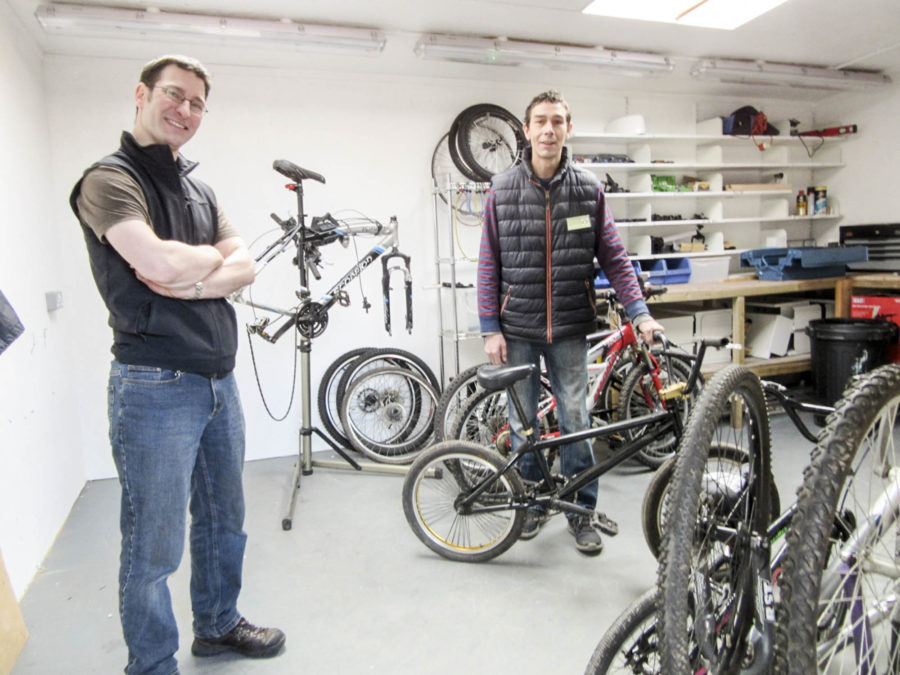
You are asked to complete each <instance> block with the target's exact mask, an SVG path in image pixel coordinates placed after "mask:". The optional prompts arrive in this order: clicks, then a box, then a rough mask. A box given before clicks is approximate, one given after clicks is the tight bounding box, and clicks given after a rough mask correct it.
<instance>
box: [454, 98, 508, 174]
mask: <svg viewBox="0 0 900 675" xmlns="http://www.w3.org/2000/svg"><path fill="white" fill-rule="evenodd" d="M448 143H449V145H450V156H451V157H452V158H453V161H454V163H455V164H456V166H457V168H458V169H459V170H460V171H461V172H462V173H463V174H465V175H466V176H468V177H469V178H471V179H472V180H474V181H489V180H490V179H491V178H492V177H493V176H494V175H496V174H498V173H500V172H501V171H505V170H506V169H508V168H510V167H511V166H515V165H516V164H518V163H519V162H521V161H522V157H523V156H524V153H525V145H526V140H525V131H524V130H523V129H522V123H521V122H520V121H519V119H518V118H517V117H516V116H515V115H513V114H512V113H511V112H509V111H508V110H506V109H505V108H501V107H500V106H498V105H494V104H492V103H479V104H478V105H473V106H470V107H468V108H466V109H465V110H463V111H462V112H461V113H460V114H459V115H457V116H456V119H455V120H453V124H452V125H451V127H450V136H449V139H448Z"/></svg>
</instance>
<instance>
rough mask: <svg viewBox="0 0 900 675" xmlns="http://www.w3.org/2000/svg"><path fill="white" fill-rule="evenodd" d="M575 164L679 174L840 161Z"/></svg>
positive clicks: (829, 164)
mask: <svg viewBox="0 0 900 675" xmlns="http://www.w3.org/2000/svg"><path fill="white" fill-rule="evenodd" d="M575 164H576V165H577V166H583V167H585V168H587V169H592V170H598V171H606V172H610V173H648V172H649V173H656V174H680V173H685V172H687V171H697V172H700V173H703V172H709V171H778V170H781V169H809V170H812V169H840V168H842V167H843V166H844V164H843V163H842V162H791V161H784V162H732V163H730V164H726V163H717V164H709V163H706V164H700V163H690V162H644V163H640V164H638V163H636V162H577V161H576V162H575Z"/></svg>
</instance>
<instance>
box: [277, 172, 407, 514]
mask: <svg viewBox="0 0 900 675" xmlns="http://www.w3.org/2000/svg"><path fill="white" fill-rule="evenodd" d="M272 168H273V169H275V170H276V171H278V172H279V173H280V174H282V175H284V176H286V177H288V178H290V179H291V181H292V182H291V184H290V185H287V186H286V187H287V189H288V190H291V191H292V192H293V193H294V194H296V195H297V221H298V223H299V225H300V228H299V230H298V235H297V237H296V238H295V243H296V245H297V258H296V260H295V261H294V262H295V263H296V264H297V267H298V269H299V270H300V296H301V297H300V300H301V307H300V312H299V313H298V315H297V317H296V319H295V322H294V327H295V328H296V330H297V331H298V332H299V333H300V340H299V343H298V345H297V349H298V350H299V352H300V395H301V398H302V402H301V404H300V405H301V426H300V439H299V441H300V450H299V456H298V459H297V464H296V466H295V467H294V474H293V477H292V479H291V500H290V504H289V505H288V511H287V515H285V517H284V518H283V519H282V521H281V529H283V530H290V529H291V527H292V526H293V521H294V510H295V508H296V506H297V493H298V492H299V491H300V477H301V475H302V476H309V475H311V474H312V472H313V466H318V467H322V468H329V469H347V468H352V469H353V470H355V471H363V470H364V469H365V470H369V471H375V472H380V473H392V474H393V473H396V474H401V475H404V474H405V473H406V472H407V468H406V467H402V466H387V465H380V464H375V463H368V462H367V463H366V464H365V466H363V465H361V464H360V463H359V462H357V461H356V460H355V459H353V457H351V456H350V455H348V454H347V453H346V452H345V449H344V448H341V447H339V446H338V445H336V444H335V443H334V442H333V441H332V440H331V439H330V438H328V436H326V435H325V434H324V433H323V432H322V430H321V429H319V428H317V427H314V426H313V424H312V410H311V405H310V401H311V400H312V399H311V392H312V387H311V384H310V372H311V371H310V356H311V354H312V338H313V337H314V336H315V335H318V334H320V331H321V330H324V325H325V324H327V318H325V317H321V316H318V315H317V314H316V313H315V312H311V311H307V312H304V311H303V308H304V307H312V305H311V304H310V303H309V298H310V292H309V285H308V284H309V277H308V275H307V260H306V224H305V216H304V213H303V181H304V180H306V179H312V180H316V181H319V182H320V183H324V182H325V178H324V177H323V176H322V175H320V174H318V173H315V172H314V171H308V170H307V169H302V168H300V167H299V166H297V165H296V164H293V163H292V162H289V161H287V160H283V159H278V160H275V162H274V164H273V166H272ZM323 318H324V319H325V320H324V321H323ZM317 324H318V325H317ZM313 434H316V435H317V436H318V437H319V438H321V439H322V440H323V441H325V442H326V443H327V444H328V445H329V446H330V447H331V449H332V450H334V451H335V452H336V453H337V454H338V455H340V456H341V457H342V458H343V460H344V461H343V462H341V461H338V460H331V459H326V460H313V458H312V435H313ZM348 465H349V467H348Z"/></svg>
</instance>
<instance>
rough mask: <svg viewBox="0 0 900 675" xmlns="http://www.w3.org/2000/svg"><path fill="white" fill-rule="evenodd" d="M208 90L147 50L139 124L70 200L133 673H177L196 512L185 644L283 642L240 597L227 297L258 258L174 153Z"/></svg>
mask: <svg viewBox="0 0 900 675" xmlns="http://www.w3.org/2000/svg"><path fill="white" fill-rule="evenodd" d="M209 89H210V79H209V74H208V73H207V71H206V69H205V68H204V67H203V65H201V64H200V63H199V62H197V61H195V60H194V59H189V58H187V57H182V56H165V57H162V58H159V59H156V60H154V61H151V62H150V63H148V64H147V65H146V66H145V67H144V69H143V71H142V72H141V78H140V82H139V83H138V85H137V88H136V89H135V94H134V102H135V108H136V112H135V120H134V127H133V131H132V133H128V132H124V133H123V134H122V139H121V145H120V147H119V149H118V150H117V151H116V152H114V153H113V154H111V155H109V156H107V157H105V158H103V159H101V160H100V161H99V162H97V163H96V164H94V165H93V166H91V167H90V168H89V169H88V170H87V171H85V174H84V176H83V178H82V179H81V180H80V181H78V183H77V184H76V185H75V188H74V189H73V191H72V195H71V198H70V204H71V206H72V209H73V211H74V212H75V215H76V216H78V220H79V222H80V223H81V226H82V229H83V233H84V239H85V243H86V244H87V248H88V255H89V257H90V262H91V271H92V272H93V274H94V281H95V282H96V284H97V289H98V290H99V291H100V295H101V296H102V297H103V300H104V302H105V303H106V306H107V308H108V309H109V325H110V326H111V327H112V329H113V348H112V352H113V362H112V367H111V369H110V375H109V388H108V392H109V424H110V429H109V437H110V442H111V445H112V452H113V459H114V460H115V463H116V469H117V471H118V474H119V483H120V484H121V487H122V500H121V514H120V519H119V520H120V527H121V531H122V552H121V557H120V567H119V615H120V619H121V622H122V632H123V634H124V636H125V643H126V644H127V646H128V664H127V666H126V668H125V672H126V673H129V675H136V674H138V673H141V674H143V675H172V673H177V672H178V664H177V663H176V660H175V653H176V652H177V651H178V628H177V626H176V623H175V616H174V614H173V611H172V601H171V598H170V596H169V589H168V585H167V583H168V577H169V576H170V575H171V574H172V573H173V572H174V571H175V570H176V569H177V568H178V565H179V563H180V561H181V557H182V552H183V550H184V541H185V527H186V514H187V511H188V509H190V513H191V530H190V549H191V588H190V595H191V609H192V611H193V633H194V641H193V643H192V645H191V652H192V653H193V654H194V655H195V656H211V655H213V654H218V653H220V652H223V651H233V652H238V653H240V654H243V655H244V656H252V657H267V656H274V655H275V654H277V653H279V652H280V651H281V649H282V646H283V645H284V641H285V636H284V633H282V632H281V631H280V630H278V629H277V628H260V627H257V626H253V625H252V624H250V623H248V622H247V621H246V620H245V619H244V618H243V617H242V616H241V615H240V613H239V612H238V609H237V599H238V594H239V592H240V589H241V575H242V570H243V561H244V548H245V542H246V538H247V535H246V534H245V533H244V531H243V522H244V493H243V486H242V482H241V472H242V470H243V464H244V416H243V412H242V410H241V401H240V396H239V394H238V390H237V383H236V382H235V377H234V373H233V372H232V371H233V369H234V362H235V353H236V350H237V320H236V317H235V312H234V309H233V308H232V307H231V305H230V304H229V302H228V300H227V299H226V298H227V297H228V296H229V295H231V294H232V293H233V292H234V291H236V290H237V289H239V288H241V287H243V286H246V285H247V284H249V283H251V282H252V281H253V278H254V262H253V258H252V257H251V256H250V254H249V252H248V251H247V247H246V246H245V245H244V243H243V241H242V240H241V238H240V237H239V236H238V233H237V231H236V230H235V229H234V227H232V226H231V225H230V223H229V222H228V220H227V219H226V218H225V216H224V213H223V212H222V210H221V209H219V208H218V205H217V202H216V195H215V193H214V192H213V191H212V190H211V189H210V188H209V187H208V186H207V185H206V184H204V183H202V182H201V181H199V180H197V179H196V178H194V177H193V175H192V173H191V172H192V171H193V169H194V167H195V166H196V163H194V162H189V161H188V160H187V159H185V158H184V156H182V155H181V152H180V150H181V147H182V146H183V145H184V144H185V143H187V142H188V141H189V140H190V139H191V138H192V137H193V135H194V134H195V133H196V132H197V130H198V128H199V127H200V123H201V122H202V121H203V115H204V113H205V112H206V98H207V96H208V95H209Z"/></svg>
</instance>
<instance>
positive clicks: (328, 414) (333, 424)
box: [317, 347, 372, 445]
mask: <svg viewBox="0 0 900 675" xmlns="http://www.w3.org/2000/svg"><path fill="white" fill-rule="evenodd" d="M370 351H372V347H360V348H359V349H351V350H350V351H349V352H344V353H343V354H341V355H340V356H339V357H337V358H336V359H335V360H334V361H332V362H331V364H330V365H329V366H328V368H326V369H325V372H324V373H323V374H322V379H321V380H320V381H319V394H318V397H317V400H318V404H319V419H320V420H321V421H322V426H324V427H325V430H326V431H327V432H328V434H329V435H330V436H331V438H332V439H334V440H335V441H336V442H337V443H338V444H339V445H348V444H349V441H348V440H347V437H346V436H345V435H344V432H343V430H342V429H341V408H340V405H339V401H338V389H339V387H338V384H339V383H340V381H341V376H342V375H343V374H344V371H345V370H346V369H347V367H348V366H349V365H350V364H351V363H352V362H353V361H355V360H356V359H357V358H358V357H359V356H361V355H363V354H365V353H366V352H370Z"/></svg>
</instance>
